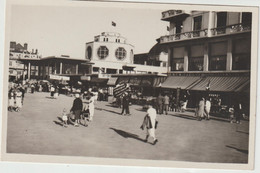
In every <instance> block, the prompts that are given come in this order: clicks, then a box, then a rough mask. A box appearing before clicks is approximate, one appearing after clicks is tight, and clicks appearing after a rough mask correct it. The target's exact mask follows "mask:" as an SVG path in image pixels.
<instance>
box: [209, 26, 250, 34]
mask: <svg viewBox="0 0 260 173" xmlns="http://www.w3.org/2000/svg"><path fill="white" fill-rule="evenodd" d="M245 31H251V26H250V25H246V24H242V23H239V24H234V25H228V26H224V27H218V28H212V29H211V34H212V35H213V36H214V35H222V34H231V33H238V32H245Z"/></svg>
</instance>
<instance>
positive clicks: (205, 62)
mask: <svg viewBox="0 0 260 173" xmlns="http://www.w3.org/2000/svg"><path fill="white" fill-rule="evenodd" d="M161 20H163V21H166V22H169V34H168V35H165V36H161V37H160V38H159V44H160V45H162V46H166V47H167V49H168V64H169V68H168V77H167V79H166V81H165V82H164V83H162V85H161V87H162V88H164V89H165V90H167V89H168V90H175V91H176V90H177V89H178V88H180V89H181V90H189V91H190V93H191V96H193V99H190V100H191V101H190V102H189V103H188V106H195V104H196V102H198V98H199V97H200V96H201V95H202V94H203V93H204V92H205V90H206V87H207V86H208V85H209V86H210V95H211V96H212V97H213V98H214V97H218V98H221V100H222V103H221V104H223V105H228V104H231V103H232V101H234V99H235V95H240V97H243V100H244V105H246V106H247V107H248V106H249V104H248V103H249V95H250V62H251V24H252V13H249V12H222V11H186V10H167V11H164V12H162V18H161Z"/></svg>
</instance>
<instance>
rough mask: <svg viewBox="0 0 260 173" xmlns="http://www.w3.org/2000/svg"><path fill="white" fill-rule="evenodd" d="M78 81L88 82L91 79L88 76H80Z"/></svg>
mask: <svg viewBox="0 0 260 173" xmlns="http://www.w3.org/2000/svg"><path fill="white" fill-rule="evenodd" d="M80 80H86V81H90V80H91V77H90V76H80Z"/></svg>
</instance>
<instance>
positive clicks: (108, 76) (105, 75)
mask: <svg viewBox="0 0 260 173" xmlns="http://www.w3.org/2000/svg"><path fill="white" fill-rule="evenodd" d="M98 78H100V79H109V78H111V74H102V73H99V74H98Z"/></svg>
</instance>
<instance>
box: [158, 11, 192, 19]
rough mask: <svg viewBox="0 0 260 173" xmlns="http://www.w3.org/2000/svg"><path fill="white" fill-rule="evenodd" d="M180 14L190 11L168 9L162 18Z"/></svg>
mask: <svg viewBox="0 0 260 173" xmlns="http://www.w3.org/2000/svg"><path fill="white" fill-rule="evenodd" d="M178 14H189V13H188V12H186V11H184V10H168V11H164V12H162V19H165V18H168V17H172V16H176V15H178Z"/></svg>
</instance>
